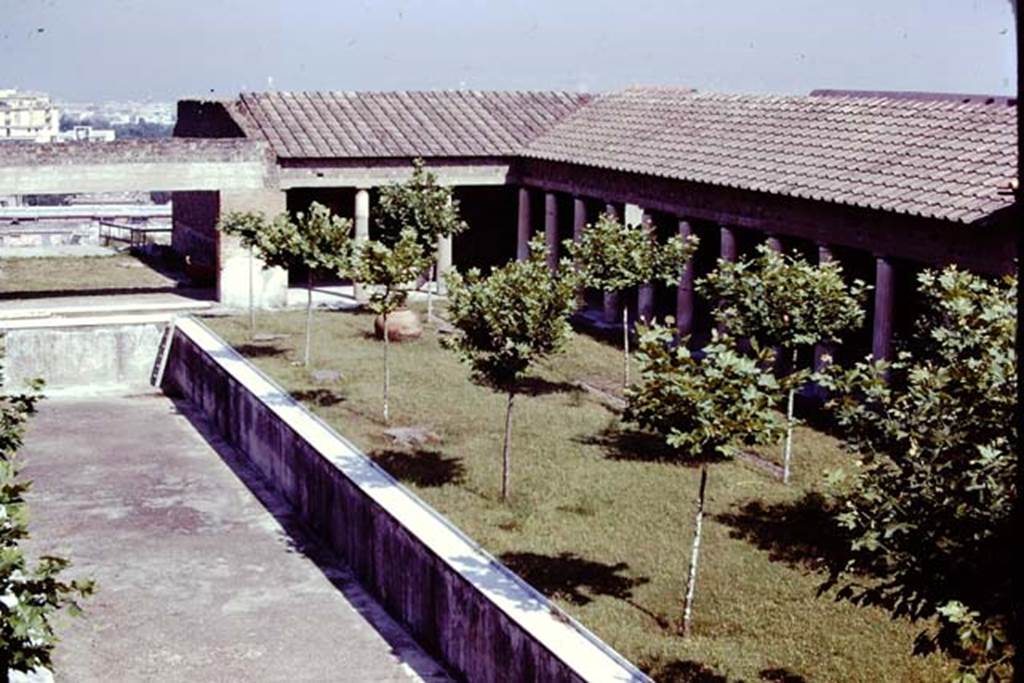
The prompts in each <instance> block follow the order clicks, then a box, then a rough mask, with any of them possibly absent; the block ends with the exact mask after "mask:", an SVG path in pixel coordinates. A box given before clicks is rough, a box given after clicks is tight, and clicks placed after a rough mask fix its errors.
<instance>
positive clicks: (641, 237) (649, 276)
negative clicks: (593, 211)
mask: <svg viewBox="0 0 1024 683" xmlns="http://www.w3.org/2000/svg"><path fill="white" fill-rule="evenodd" d="M565 249H566V252H567V253H568V254H569V256H570V257H571V258H572V260H573V261H574V262H575V264H576V268H577V269H578V271H579V274H580V278H581V284H582V285H583V286H585V287H593V288H595V289H601V290H604V291H609V292H614V291H620V290H624V289H629V288H630V287H637V286H639V285H643V284H646V283H649V282H656V281H661V282H663V283H665V284H666V285H674V284H676V283H678V282H679V278H680V277H681V275H682V272H683V268H684V267H685V266H686V262H687V261H688V260H689V259H690V258H691V257H692V256H693V254H694V252H695V251H696V249H697V238H696V237H695V236H690V237H689V238H687V239H686V240H682V239H680V238H679V237H677V236H673V237H671V238H669V239H668V240H667V241H666V242H665V243H664V244H661V245H659V244H658V243H657V242H656V241H655V240H654V239H653V238H652V236H651V234H650V233H649V232H648V231H647V229H646V228H645V227H644V226H642V225H625V224H623V223H622V222H620V221H619V220H618V218H616V217H614V216H610V215H608V214H603V215H602V216H601V217H600V218H599V219H598V221H597V223H596V224H594V225H588V226H587V227H586V229H585V230H584V231H583V234H582V235H581V236H580V239H579V241H566V242H565Z"/></svg>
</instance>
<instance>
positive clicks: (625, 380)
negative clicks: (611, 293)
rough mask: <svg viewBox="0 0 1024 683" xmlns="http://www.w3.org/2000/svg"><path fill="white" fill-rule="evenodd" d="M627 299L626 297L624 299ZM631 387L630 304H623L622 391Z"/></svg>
mask: <svg viewBox="0 0 1024 683" xmlns="http://www.w3.org/2000/svg"><path fill="white" fill-rule="evenodd" d="M622 298H623V299H625V298H626V297H622ZM628 387H629V304H628V303H624V304H622V391H623V393H625V391H626V389H627V388H628Z"/></svg>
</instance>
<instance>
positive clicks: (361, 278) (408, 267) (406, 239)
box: [351, 228, 429, 422]
mask: <svg viewBox="0 0 1024 683" xmlns="http://www.w3.org/2000/svg"><path fill="white" fill-rule="evenodd" d="M428 263H429V260H428V257H427V256H425V255H424V254H423V250H422V249H421V248H420V244H419V242H418V241H417V236H416V232H415V231H414V230H412V229H411V228H406V229H405V230H403V231H402V234H401V237H400V238H399V239H398V241H397V242H395V243H394V244H393V245H391V246H388V245H387V244H385V243H383V242H380V241H377V240H371V241H368V242H364V243H362V244H359V245H357V247H356V250H355V254H354V256H353V259H352V268H351V274H352V279H353V280H356V281H357V282H365V283H367V284H369V285H373V286H374V288H373V290H372V291H371V292H370V308H371V309H372V310H373V311H374V312H375V313H377V314H378V315H380V316H381V317H382V318H383V321H384V421H385V422H387V421H388V394H389V392H390V388H391V365H390V363H389V358H388V349H389V347H390V340H389V339H388V336H389V335H388V316H389V315H390V314H392V313H394V312H395V311H396V310H398V309H399V308H401V307H402V306H404V305H405V301H406V299H407V298H408V296H409V290H408V283H410V282H412V281H413V280H415V279H416V276H417V275H418V274H419V273H421V272H423V269H424V268H425V267H426V266H427V264H428Z"/></svg>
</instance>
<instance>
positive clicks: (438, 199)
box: [375, 159, 468, 251]
mask: <svg viewBox="0 0 1024 683" xmlns="http://www.w3.org/2000/svg"><path fill="white" fill-rule="evenodd" d="M413 167H414V168H413V173H412V177H411V178H410V179H409V180H408V181H406V182H405V183H402V184H394V185H389V186H386V187H382V188H381V190H380V202H379V206H378V207H377V210H376V212H375V216H376V225H377V229H378V232H379V235H380V237H379V239H380V241H381V242H382V243H383V244H385V245H386V246H389V247H390V246H393V245H395V244H396V243H397V242H398V241H399V240H400V239H401V238H402V233H403V231H405V230H406V229H412V230H413V232H414V233H415V235H416V238H417V240H418V241H419V243H420V244H421V245H422V247H423V249H424V251H430V250H432V249H433V248H434V245H435V244H436V242H437V239H438V238H439V237H448V236H451V235H456V234H458V233H460V232H462V231H463V230H465V229H466V228H467V227H468V226H467V225H466V223H465V222H464V221H463V220H462V219H461V218H459V203H458V201H456V200H454V199H452V190H451V188H450V187H446V186H443V185H439V184H438V182H437V176H435V175H434V174H433V173H431V172H430V171H428V170H426V167H425V165H424V163H423V160H422V159H416V160H414V161H413Z"/></svg>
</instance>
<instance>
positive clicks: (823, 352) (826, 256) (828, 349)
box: [814, 244, 835, 372]
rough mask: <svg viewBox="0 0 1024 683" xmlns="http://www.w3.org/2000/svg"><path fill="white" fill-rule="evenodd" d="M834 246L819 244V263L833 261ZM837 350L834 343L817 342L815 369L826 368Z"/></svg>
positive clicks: (815, 346)
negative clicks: (826, 364) (826, 362)
mask: <svg viewBox="0 0 1024 683" xmlns="http://www.w3.org/2000/svg"><path fill="white" fill-rule="evenodd" d="M832 259H833V256H832V248H831V247H829V246H828V245H827V244H819V245H818V265H819V266H821V265H824V264H826V263H829V262H830V261H832ZM834 351H835V349H834V348H833V346H832V344H815V345H814V370H815V371H816V372H820V371H821V370H823V369H824V368H825V361H824V359H825V357H826V356H831V355H832V353H833V352H834Z"/></svg>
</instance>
